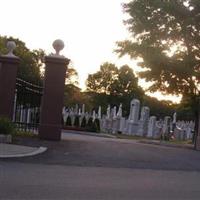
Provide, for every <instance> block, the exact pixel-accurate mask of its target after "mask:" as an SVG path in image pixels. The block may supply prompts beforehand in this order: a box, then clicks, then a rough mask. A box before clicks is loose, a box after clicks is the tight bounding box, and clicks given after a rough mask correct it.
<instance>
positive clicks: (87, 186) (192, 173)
mask: <svg viewBox="0 0 200 200" xmlns="http://www.w3.org/2000/svg"><path fill="white" fill-rule="evenodd" d="M63 139H64V140H62V141H61V142H49V141H40V140H37V139H27V138H20V139H19V140H18V141H16V143H19V144H20V143H21V144H26V145H29V146H36V145H41V146H47V147H48V148H49V149H48V151H47V152H46V153H44V154H41V155H38V156H33V157H27V158H18V159H4V160H0V199H87V200H88V199H93V200H95V199H108V200H111V199H120V200H123V199H130V200H132V199H188V200H190V199H198V200H199V199H200V152H197V151H193V150H190V149H182V148H170V147H163V146H158V145H147V144H140V143H137V142H136V141H132V140H131V141H130V140H118V139H110V138H100V137H92V136H85V135H74V134H63Z"/></svg>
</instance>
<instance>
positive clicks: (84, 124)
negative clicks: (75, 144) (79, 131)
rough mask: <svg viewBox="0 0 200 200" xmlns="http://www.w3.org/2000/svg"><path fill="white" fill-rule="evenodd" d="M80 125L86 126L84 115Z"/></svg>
mask: <svg viewBox="0 0 200 200" xmlns="http://www.w3.org/2000/svg"><path fill="white" fill-rule="evenodd" d="M81 127H82V128H85V127H86V118H85V116H84V117H83V119H82V121H81Z"/></svg>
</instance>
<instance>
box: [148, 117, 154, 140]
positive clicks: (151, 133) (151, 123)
mask: <svg viewBox="0 0 200 200" xmlns="http://www.w3.org/2000/svg"><path fill="white" fill-rule="evenodd" d="M155 131H156V117H155V116H151V117H150V118H149V123H148V131H147V137H148V138H153V137H154V135H155Z"/></svg>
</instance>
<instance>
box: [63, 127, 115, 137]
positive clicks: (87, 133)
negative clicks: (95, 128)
mask: <svg viewBox="0 0 200 200" xmlns="http://www.w3.org/2000/svg"><path fill="white" fill-rule="evenodd" d="M62 133H74V134H79V135H88V136H96V137H104V138H117V137H116V136H114V135H110V134H106V133H93V132H85V131H74V130H64V129H63V130H62Z"/></svg>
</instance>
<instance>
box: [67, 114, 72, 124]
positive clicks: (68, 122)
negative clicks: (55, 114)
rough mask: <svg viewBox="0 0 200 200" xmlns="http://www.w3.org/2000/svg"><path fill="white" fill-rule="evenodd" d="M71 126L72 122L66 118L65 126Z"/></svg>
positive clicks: (69, 118)
mask: <svg viewBox="0 0 200 200" xmlns="http://www.w3.org/2000/svg"><path fill="white" fill-rule="evenodd" d="M71 125H72V120H71V117H70V116H68V117H67V121H66V126H71Z"/></svg>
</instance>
